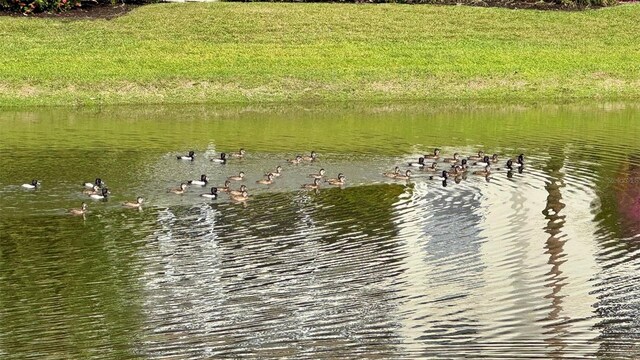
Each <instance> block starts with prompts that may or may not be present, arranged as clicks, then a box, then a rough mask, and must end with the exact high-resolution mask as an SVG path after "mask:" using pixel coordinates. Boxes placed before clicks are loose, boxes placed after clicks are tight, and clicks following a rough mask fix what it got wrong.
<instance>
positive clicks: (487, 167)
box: [472, 164, 491, 176]
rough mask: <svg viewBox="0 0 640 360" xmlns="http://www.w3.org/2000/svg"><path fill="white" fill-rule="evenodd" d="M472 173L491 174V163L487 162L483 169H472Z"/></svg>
mask: <svg viewBox="0 0 640 360" xmlns="http://www.w3.org/2000/svg"><path fill="white" fill-rule="evenodd" d="M472 174H473V175H481V176H489V175H490V174H491V165H489V164H487V165H486V166H485V167H484V169H483V170H478V171H474V172H473V173H472Z"/></svg>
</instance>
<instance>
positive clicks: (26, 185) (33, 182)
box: [21, 179, 40, 189]
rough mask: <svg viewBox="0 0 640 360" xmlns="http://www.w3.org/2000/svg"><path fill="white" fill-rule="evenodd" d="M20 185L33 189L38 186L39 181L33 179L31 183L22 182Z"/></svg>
mask: <svg viewBox="0 0 640 360" xmlns="http://www.w3.org/2000/svg"><path fill="white" fill-rule="evenodd" d="M21 186H22V187H23V188H25V189H35V188H37V187H38V186H40V181H38V180H36V179H33V180H31V184H22V185H21Z"/></svg>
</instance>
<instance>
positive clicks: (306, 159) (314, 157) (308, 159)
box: [302, 151, 318, 161]
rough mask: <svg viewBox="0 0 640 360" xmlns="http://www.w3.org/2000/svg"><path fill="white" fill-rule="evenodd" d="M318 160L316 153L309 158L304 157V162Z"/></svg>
mask: <svg viewBox="0 0 640 360" xmlns="http://www.w3.org/2000/svg"><path fill="white" fill-rule="evenodd" d="M317 158H318V154H316V152H315V151H312V152H311V154H310V155H309V156H303V157H302V161H315V160H316V159H317Z"/></svg>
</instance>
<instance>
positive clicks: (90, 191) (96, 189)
mask: <svg viewBox="0 0 640 360" xmlns="http://www.w3.org/2000/svg"><path fill="white" fill-rule="evenodd" d="M82 193H83V194H85V195H93V194H99V193H100V187H99V186H98V185H93V189H84V190H82Z"/></svg>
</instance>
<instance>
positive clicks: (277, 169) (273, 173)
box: [264, 165, 282, 177]
mask: <svg viewBox="0 0 640 360" xmlns="http://www.w3.org/2000/svg"><path fill="white" fill-rule="evenodd" d="M269 174H271V175H273V176H274V177H278V176H280V175H282V166H280V165H278V166H276V171H274V172H270V173H266V174H264V176H267V175H269Z"/></svg>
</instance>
